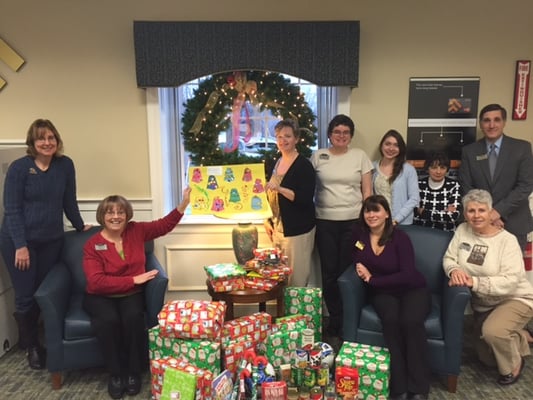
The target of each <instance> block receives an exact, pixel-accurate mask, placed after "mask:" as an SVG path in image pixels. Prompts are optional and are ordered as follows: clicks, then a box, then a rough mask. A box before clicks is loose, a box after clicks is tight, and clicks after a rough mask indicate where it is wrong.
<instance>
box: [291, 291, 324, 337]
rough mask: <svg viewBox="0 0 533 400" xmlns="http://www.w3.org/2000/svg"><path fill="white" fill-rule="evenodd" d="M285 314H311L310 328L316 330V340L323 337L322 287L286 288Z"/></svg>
mask: <svg viewBox="0 0 533 400" xmlns="http://www.w3.org/2000/svg"><path fill="white" fill-rule="evenodd" d="M284 296H285V302H284V304H285V315H294V314H304V315H309V316H310V320H309V328H311V329H313V331H314V332H315V341H316V342H318V341H320V340H321V339H322V289H321V288H310V287H287V288H285V294H284Z"/></svg>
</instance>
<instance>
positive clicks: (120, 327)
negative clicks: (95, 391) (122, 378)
mask: <svg viewBox="0 0 533 400" xmlns="http://www.w3.org/2000/svg"><path fill="white" fill-rule="evenodd" d="M83 307H84V309H85V310H86V311H87V313H88V314H89V315H90V317H91V324H92V328H93V331H94V332H95V335H96V338H97V339H98V342H99V343H100V347H101V349H102V353H103V355H104V359H105V362H106V366H107V369H108V372H109V373H110V374H112V375H127V374H130V375H131V374H140V373H141V372H142V370H143V368H144V366H145V365H146V362H147V360H148V336H147V331H146V327H145V303H144V293H143V292H141V293H135V294H132V295H129V296H124V297H106V296H98V295H93V294H86V295H85V298H84V300H83Z"/></svg>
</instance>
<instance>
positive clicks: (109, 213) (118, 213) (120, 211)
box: [105, 210, 126, 217]
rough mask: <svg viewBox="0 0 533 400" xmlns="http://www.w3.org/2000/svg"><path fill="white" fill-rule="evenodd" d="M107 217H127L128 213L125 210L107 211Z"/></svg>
mask: <svg viewBox="0 0 533 400" xmlns="http://www.w3.org/2000/svg"><path fill="white" fill-rule="evenodd" d="M105 215H107V216H109V217H113V216H115V215H118V216H119V217H123V216H124V215H126V211H124V210H118V211H117V210H107V211H106V212H105Z"/></svg>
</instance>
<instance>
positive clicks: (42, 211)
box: [0, 119, 89, 369]
mask: <svg viewBox="0 0 533 400" xmlns="http://www.w3.org/2000/svg"><path fill="white" fill-rule="evenodd" d="M26 145H27V146H28V148H27V150H26V152H27V154H28V155H27V156H25V157H22V158H19V159H18V160H15V161H13V163H11V165H10V166H9V169H8V171H7V174H6V179H5V183H4V219H3V222H2V228H1V230H0V251H1V253H2V257H3V258H4V262H5V264H6V267H7V270H8V271H9V274H10V276H11V281H12V283H13V288H14V290H15V313H14V317H15V319H16V321H17V325H18V330H19V347H20V348H23V349H25V350H26V353H27V357H28V363H29V366H30V367H31V368H33V369H42V368H44V366H45V352H44V349H43V348H42V347H41V345H40V344H39V341H38V325H37V324H38V320H39V312H40V310H39V307H38V305H37V303H36V302H35V300H34V298H33V294H34V293H35V291H36V290H37V288H38V287H39V285H40V284H41V282H42V281H43V279H44V278H45V276H46V275H47V273H48V272H49V271H50V269H51V268H52V266H53V265H54V264H55V263H56V262H57V261H58V259H59V255H60V252H61V248H62V245H63V212H64V213H65V215H66V217H67V218H68V219H69V221H70V222H71V223H72V225H73V226H74V228H76V230H78V231H81V230H83V229H87V228H88V227H89V226H85V225H84V223H83V220H82V218H81V215H80V211H79V209H78V203H77V199H76V178H75V171H74V164H73V162H72V160H71V159H70V158H68V157H66V156H64V155H63V142H62V140H61V137H60V136H59V132H58V131H57V129H56V128H55V126H54V125H53V124H52V122H50V121H49V120H46V119H37V120H35V121H34V122H33V123H32V124H31V125H30V128H29V129H28V134H27V137H26Z"/></svg>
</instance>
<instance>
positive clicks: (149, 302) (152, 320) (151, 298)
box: [144, 254, 168, 328]
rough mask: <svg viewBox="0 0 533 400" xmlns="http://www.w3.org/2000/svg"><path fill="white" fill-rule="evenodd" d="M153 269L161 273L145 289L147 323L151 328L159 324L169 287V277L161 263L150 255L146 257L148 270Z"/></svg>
mask: <svg viewBox="0 0 533 400" xmlns="http://www.w3.org/2000/svg"><path fill="white" fill-rule="evenodd" d="M153 269H157V270H158V271H159V273H158V274H157V275H156V276H155V277H154V279H151V280H149V281H148V282H147V283H146V287H145V289H144V294H145V299H146V311H147V323H148V327H149V328H151V327H153V326H155V325H157V324H158V319H157V314H159V312H160V311H161V309H162V308H163V304H164V302H165V294H166V291H167V286H168V277H167V274H166V273H165V271H164V270H163V267H162V266H161V263H160V262H159V260H158V259H157V258H156V256H155V255H154V254H149V255H147V256H146V270H147V271H150V270H153Z"/></svg>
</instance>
